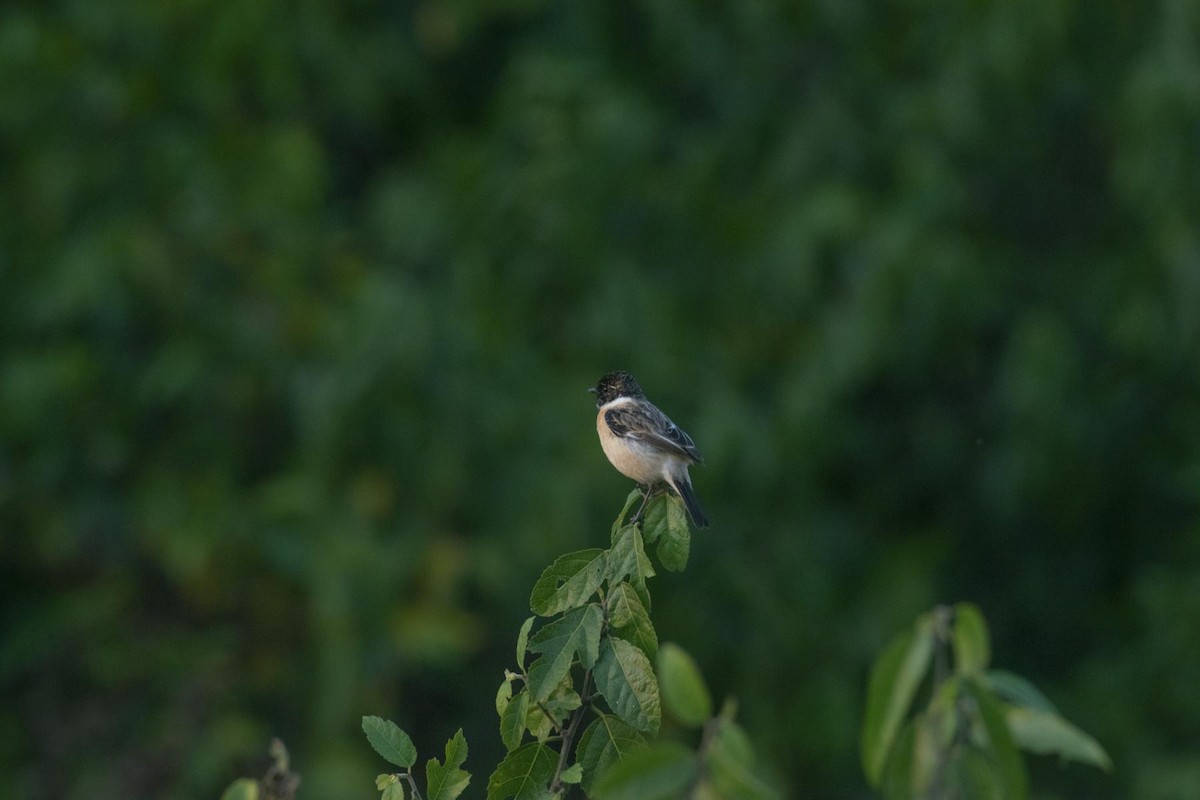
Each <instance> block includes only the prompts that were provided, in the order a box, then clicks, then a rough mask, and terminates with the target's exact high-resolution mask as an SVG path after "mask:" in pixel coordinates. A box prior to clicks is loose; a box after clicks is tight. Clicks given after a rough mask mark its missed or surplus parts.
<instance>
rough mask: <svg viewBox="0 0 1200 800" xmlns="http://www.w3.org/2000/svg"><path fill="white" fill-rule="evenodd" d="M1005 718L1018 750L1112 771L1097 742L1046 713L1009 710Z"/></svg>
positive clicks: (1110, 764) (1058, 717) (1104, 753)
mask: <svg viewBox="0 0 1200 800" xmlns="http://www.w3.org/2000/svg"><path fill="white" fill-rule="evenodd" d="M1005 719H1006V721H1007V722H1008V729H1009V731H1010V732H1011V733H1012V736H1013V740H1014V741H1015V742H1016V743H1017V746H1018V747H1020V748H1021V749H1022V750H1028V751H1029V752H1031V753H1038V754H1040V755H1057V756H1060V757H1061V758H1063V759H1066V760H1069V761H1079V762H1082V763H1084V764H1091V765H1092V766H1094V767H1099V768H1100V769H1102V770H1105V771H1108V770H1111V769H1112V760H1111V759H1109V757H1108V753H1106V752H1104V748H1103V747H1101V746H1100V743H1099V742H1097V741H1096V740H1095V739H1093V738H1092V737H1091V736H1089V735H1087V734H1086V733H1084V732H1083V731H1081V730H1080V729H1079V728H1077V727H1075V726H1074V725H1072V724H1071V723H1070V722H1067V721H1066V720H1065V719H1063V718H1062V717H1060V716H1059V715H1058V714H1055V713H1053V712H1050V711H1043V710H1041V709H1034V708H1018V707H1012V708H1009V709H1007V710H1006V712H1005Z"/></svg>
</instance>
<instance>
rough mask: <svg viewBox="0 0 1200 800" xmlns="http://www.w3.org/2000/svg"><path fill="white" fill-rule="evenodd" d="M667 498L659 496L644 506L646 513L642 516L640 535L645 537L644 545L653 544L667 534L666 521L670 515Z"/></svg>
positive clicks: (666, 496)
mask: <svg viewBox="0 0 1200 800" xmlns="http://www.w3.org/2000/svg"><path fill="white" fill-rule="evenodd" d="M668 497H669V496H668V495H666V494H659V495H657V496H656V497H654V498H652V499H651V500H650V502H649V503H647V504H646V513H645V514H643V515H642V535H643V536H645V537H646V544H654V543H655V542H657V541H658V540H659V539H660V538H661V537H662V536H664V535H665V534H666V532H667V527H668V526H669V524H670V523H669V521H668V520H667V515H668V514H669V513H670V512H669V507H670V503H669V502H667V500H668Z"/></svg>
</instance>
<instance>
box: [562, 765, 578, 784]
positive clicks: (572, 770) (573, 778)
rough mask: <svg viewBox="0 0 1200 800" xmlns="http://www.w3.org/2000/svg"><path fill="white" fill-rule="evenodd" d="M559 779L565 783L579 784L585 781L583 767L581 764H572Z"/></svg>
mask: <svg viewBox="0 0 1200 800" xmlns="http://www.w3.org/2000/svg"><path fill="white" fill-rule="evenodd" d="M558 779H559V780H560V781H562V782H563V783H569V784H572V785H574V784H577V783H579V782H580V781H582V780H583V767H581V766H580V765H579V764H572V765H571V766H569V767H567V768H566V769H564V770H563V771H562V774H560V775H559V776H558Z"/></svg>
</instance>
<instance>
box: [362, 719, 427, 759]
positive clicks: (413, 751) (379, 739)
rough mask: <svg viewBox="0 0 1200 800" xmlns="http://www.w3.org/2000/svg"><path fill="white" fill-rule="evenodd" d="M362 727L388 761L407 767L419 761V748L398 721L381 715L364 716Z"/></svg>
mask: <svg viewBox="0 0 1200 800" xmlns="http://www.w3.org/2000/svg"><path fill="white" fill-rule="evenodd" d="M362 729H363V733H365V734H366V735H367V741H368V742H370V743H371V747H374V748H375V752H376V753H379V755H381V756H383V757H384V759H386V760H387V761H390V762H392V763H393V764H395V765H396V766H398V767H404V768H405V769H408V768H409V767H411V766H412V765H413V764H415V763H417V748H415V747H413V743H412V739H410V738H408V734H407V733H405V732H404V731H402V730H400V728H399V727H398V726H397V725H396V723H394V722H390V721H388V720H386V719H381V718H379V717H363V719H362Z"/></svg>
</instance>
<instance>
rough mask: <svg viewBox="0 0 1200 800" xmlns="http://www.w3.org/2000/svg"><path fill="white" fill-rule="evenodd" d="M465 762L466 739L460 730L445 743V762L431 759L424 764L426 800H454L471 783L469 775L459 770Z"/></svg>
mask: <svg viewBox="0 0 1200 800" xmlns="http://www.w3.org/2000/svg"><path fill="white" fill-rule="evenodd" d="M466 760H467V739H466V737H465V736H463V732H462V728H459V729H458V732H457V733H455V734H454V736H452V737H450V740H449V741H448V742H446V760H445V762H443V763H439V762H438V760H437V759H436V758H431V759H429V761H428V762H427V763H426V764H425V781H426V784H425V785H426V786H427V787H428V789H427V790H426V800H455V798H457V797H458V796H459V795H460V794H462V793H463V791H464V790H465V789H466V788H467V784H469V783H470V782H471V774H470V773H469V772H466V771H465V770H463V769H461V767H462V765H463V762H464V761H466Z"/></svg>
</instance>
